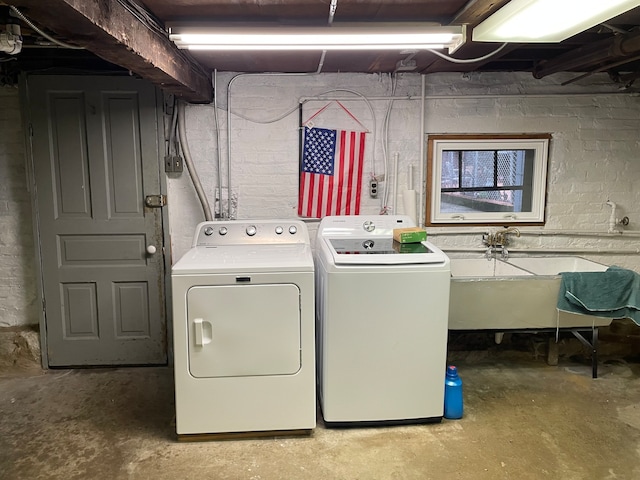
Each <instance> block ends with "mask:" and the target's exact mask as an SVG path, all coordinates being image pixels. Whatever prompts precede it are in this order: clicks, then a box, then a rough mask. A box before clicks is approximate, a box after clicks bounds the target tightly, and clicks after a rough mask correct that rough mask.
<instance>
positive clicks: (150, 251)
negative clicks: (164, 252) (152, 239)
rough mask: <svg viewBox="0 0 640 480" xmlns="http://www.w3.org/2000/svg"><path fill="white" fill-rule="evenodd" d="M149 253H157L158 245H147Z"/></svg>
mask: <svg viewBox="0 0 640 480" xmlns="http://www.w3.org/2000/svg"><path fill="white" fill-rule="evenodd" d="M147 253H148V254H149V255H153V254H154V253H156V247H155V246H154V245H149V246H147Z"/></svg>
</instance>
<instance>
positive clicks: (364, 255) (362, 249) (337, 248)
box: [323, 236, 447, 265]
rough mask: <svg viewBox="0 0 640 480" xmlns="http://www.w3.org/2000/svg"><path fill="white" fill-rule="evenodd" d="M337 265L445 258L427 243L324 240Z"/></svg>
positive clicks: (435, 261) (410, 262) (389, 238)
mask: <svg viewBox="0 0 640 480" xmlns="http://www.w3.org/2000/svg"><path fill="white" fill-rule="evenodd" d="M323 248H326V249H328V250H329V252H331V257H332V258H333V262H334V263H335V264H336V265H354V264H355V265H402V264H425V263H429V264H434V263H437V264H444V263H446V261H447V256H446V255H445V254H444V252H442V250H440V249H439V248H437V247H436V246H435V245H433V244H431V243H429V242H420V243H398V242H396V241H394V240H393V238H391V237H386V238H384V237H376V236H372V237H369V238H364V237H363V238H353V237H351V238H345V237H341V238H325V239H324V244H323Z"/></svg>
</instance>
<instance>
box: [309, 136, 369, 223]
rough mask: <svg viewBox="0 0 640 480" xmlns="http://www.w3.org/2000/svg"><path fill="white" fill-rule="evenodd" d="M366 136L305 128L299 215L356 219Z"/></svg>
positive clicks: (358, 210)
mask: <svg viewBox="0 0 640 480" xmlns="http://www.w3.org/2000/svg"><path fill="white" fill-rule="evenodd" d="M365 135H366V132H349V131H345V130H329V129H326V128H309V127H305V128H304V146H303V149H302V165H301V171H300V193H299V199H298V215H299V216H301V217H310V218H322V217H324V216H325V215H358V214H359V213H360V196H361V193H362V167H363V164H364V141H365Z"/></svg>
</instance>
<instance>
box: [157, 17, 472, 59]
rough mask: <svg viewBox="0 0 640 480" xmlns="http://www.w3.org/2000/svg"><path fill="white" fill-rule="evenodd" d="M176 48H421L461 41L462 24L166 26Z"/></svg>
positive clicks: (453, 46)
mask: <svg viewBox="0 0 640 480" xmlns="http://www.w3.org/2000/svg"><path fill="white" fill-rule="evenodd" d="M169 38H170V39H171V40H172V41H173V42H175V44H176V45H177V46H178V48H185V49H191V50H234V51H235V50H405V49H411V50H416V49H418V50H424V49H442V48H448V49H449V52H450V53H451V52H453V51H455V50H456V49H457V48H458V47H459V46H460V45H462V44H463V43H464V40H465V35H464V28H463V27H434V26H433V25H429V26H420V25H416V24H413V23H412V24H407V25H402V24H394V25H393V26H389V25H388V24H383V25H381V26H379V27H378V26H375V25H371V24H366V25H365V26H361V25H349V26H346V25H343V26H335V25H333V26H328V27H286V26H282V27H255V28H250V27H233V26H224V25H222V26H209V27H208V26H202V25H201V26H189V25H185V26H180V25H173V26H170V29H169Z"/></svg>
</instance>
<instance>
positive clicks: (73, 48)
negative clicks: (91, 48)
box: [9, 5, 84, 50]
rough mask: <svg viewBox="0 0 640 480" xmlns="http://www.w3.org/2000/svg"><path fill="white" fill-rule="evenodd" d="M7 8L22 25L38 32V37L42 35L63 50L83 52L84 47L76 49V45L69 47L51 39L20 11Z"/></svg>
mask: <svg viewBox="0 0 640 480" xmlns="http://www.w3.org/2000/svg"><path fill="white" fill-rule="evenodd" d="M9 8H10V9H11V11H12V12H13V13H15V14H16V15H17V16H18V17H19V18H20V19H21V20H22V21H23V22H24V23H26V24H27V25H29V26H30V27H31V28H33V29H34V30H35V31H36V32H38V33H39V34H40V35H42V36H43V37H44V38H46V39H47V40H49V41H50V42H53V43H55V44H56V45H58V46H60V47H63V48H68V49H71V50H84V47H78V46H77V45H70V44H68V43H65V42H62V41H60V40H57V39H55V38H53V37H52V36H51V35H49V34H47V33H45V32H43V31H42V30H40V29H39V28H38V27H37V26H36V25H34V23H33V22H32V21H31V20H29V19H28V18H27V17H26V16H25V15H24V14H23V13H22V12H21V11H20V10H18V9H17V8H16V7H14V6H13V5H9Z"/></svg>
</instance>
